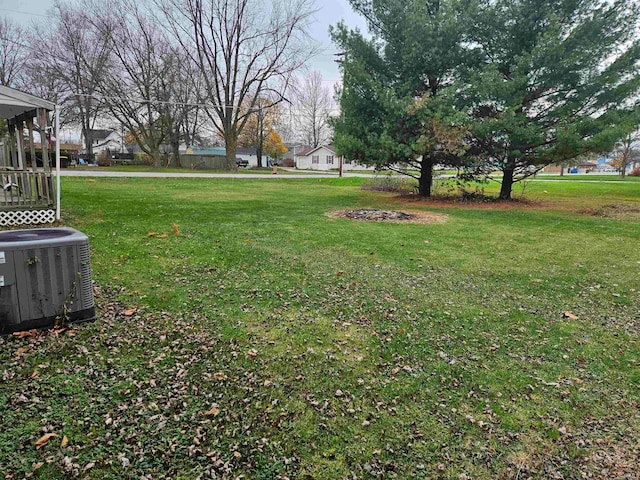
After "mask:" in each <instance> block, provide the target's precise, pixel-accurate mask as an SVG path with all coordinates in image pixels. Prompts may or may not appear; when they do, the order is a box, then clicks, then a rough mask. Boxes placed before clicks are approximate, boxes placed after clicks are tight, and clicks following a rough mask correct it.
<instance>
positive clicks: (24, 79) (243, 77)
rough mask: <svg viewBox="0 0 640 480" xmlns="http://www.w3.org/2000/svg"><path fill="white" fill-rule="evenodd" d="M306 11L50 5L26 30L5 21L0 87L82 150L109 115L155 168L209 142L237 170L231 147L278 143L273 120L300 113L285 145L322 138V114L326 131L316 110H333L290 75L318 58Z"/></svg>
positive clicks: (140, 2) (299, 2)
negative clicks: (40, 102)
mask: <svg viewBox="0 0 640 480" xmlns="http://www.w3.org/2000/svg"><path fill="white" fill-rule="evenodd" d="M313 11H314V6H313V1H312V0H271V1H270V2H269V4H268V5H265V4H264V3H263V2H259V1H257V0H113V1H110V2H103V1H100V0H79V1H77V2H67V3H65V2H57V3H56V4H55V7H54V8H53V9H52V10H51V11H50V12H48V15H47V18H46V20H43V21H39V22H37V23H35V24H34V25H33V26H32V27H31V28H25V27H20V26H18V25H17V24H12V23H11V22H10V21H8V20H7V19H3V20H2V21H0V83H2V84H3V85H8V86H12V87H17V88H20V89H21V90H24V91H27V92H29V93H32V94H34V95H37V96H39V97H42V98H46V99H49V100H51V101H54V102H56V103H57V104H59V105H61V106H62V109H63V112H62V117H63V119H64V121H65V122H66V124H70V125H74V126H78V127H79V128H80V129H81V131H82V133H83V138H84V143H85V145H84V148H85V150H86V152H87V153H89V154H91V153H92V149H93V141H92V138H91V131H92V130H93V129H94V128H95V125H96V123H97V122H99V121H100V119H104V118H105V117H108V118H111V119H115V120H117V122H118V123H120V124H121V125H122V127H123V129H124V130H125V131H126V133H127V138H131V139H133V140H135V142H136V143H137V144H138V146H139V148H140V149H141V150H142V151H143V152H144V153H146V154H147V155H149V156H150V157H151V158H152V159H153V162H154V165H156V166H159V165H160V156H161V149H162V147H163V145H166V144H169V145H170V146H171V150H172V153H173V157H174V158H175V159H176V161H177V162H179V151H178V149H179V146H180V145H181V144H185V145H186V146H187V147H190V146H192V145H196V144H198V143H199V142H201V141H202V138H203V137H205V136H214V137H216V138H219V139H221V140H222V141H223V142H224V144H225V146H226V152H227V153H226V155H227V163H228V165H234V164H235V163H234V162H235V157H236V149H237V147H238V146H252V147H257V148H259V149H260V150H262V140H260V142H258V141H255V138H256V135H255V133H256V130H259V132H258V137H259V138H261V139H262V137H263V136H265V135H266V138H267V141H272V142H273V138H274V132H273V131H272V130H273V129H274V128H275V127H276V125H275V122H272V121H270V120H271V119H274V118H280V117H282V114H281V113H279V112H284V111H288V112H291V111H292V109H295V115H296V118H297V122H296V131H292V132H289V136H290V138H292V139H296V138H309V137H310V138H319V135H317V134H316V133H314V132H317V131H318V130H321V131H324V130H326V117H327V115H328V113H327V114H323V115H324V116H322V115H320V117H321V119H322V122H323V123H322V122H320V121H319V120H317V119H316V117H317V116H319V114H318V113H317V112H316V110H318V109H320V110H323V111H328V109H329V108H330V104H328V103H326V102H325V100H326V98H325V97H326V95H327V92H326V91H325V90H324V89H323V87H322V85H321V83H320V86H319V90H318V92H319V93H318V92H315V93H314V92H309V91H307V89H306V88H305V86H304V85H305V83H304V81H301V80H299V79H297V78H296V75H298V76H299V75H300V72H301V71H302V70H301V69H302V68H303V67H304V65H305V64H306V62H307V60H309V58H311V57H312V56H313V55H314V54H315V53H316V51H317V45H316V44H315V42H314V41H313V40H311V39H310V38H309V36H308V34H307V31H308V27H309V23H310V22H311V18H312V14H313ZM314 75H317V74H312V75H310V78H314ZM316 86H317V85H316ZM313 95H316V96H319V97H320V99H319V100H318V99H317V98H315V97H314V98H313V99H312V100H313V101H314V102H315V103H314V105H311V106H309V102H308V101H307V99H306V97H308V96H312V97H313ZM323 102H325V103H323ZM306 107H309V108H310V110H312V111H313V112H312V113H313V114H306V113H305V108H306ZM314 108H315V109H316V110H314ZM265 118H267V120H266V121H265ZM320 123H322V125H320V126H318V125H319V124H320ZM265 125H266V127H267V128H266V130H265ZM257 127H260V128H257ZM251 131H253V133H251ZM178 166H179V165H178Z"/></svg>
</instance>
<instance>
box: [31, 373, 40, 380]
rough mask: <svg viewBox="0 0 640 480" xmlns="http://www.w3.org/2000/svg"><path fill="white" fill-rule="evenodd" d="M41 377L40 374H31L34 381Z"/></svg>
mask: <svg viewBox="0 0 640 480" xmlns="http://www.w3.org/2000/svg"><path fill="white" fill-rule="evenodd" d="M39 376H40V373H39V372H33V373H32V374H31V378H33V379H36V378H38V377H39Z"/></svg>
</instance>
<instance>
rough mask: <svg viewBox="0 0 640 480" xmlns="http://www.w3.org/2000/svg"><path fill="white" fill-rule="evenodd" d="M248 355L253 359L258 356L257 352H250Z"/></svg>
mask: <svg viewBox="0 0 640 480" xmlns="http://www.w3.org/2000/svg"><path fill="white" fill-rule="evenodd" d="M247 355H249V356H250V357H251V358H256V357H257V356H258V352H256V351H255V350H249V351H248V352H247Z"/></svg>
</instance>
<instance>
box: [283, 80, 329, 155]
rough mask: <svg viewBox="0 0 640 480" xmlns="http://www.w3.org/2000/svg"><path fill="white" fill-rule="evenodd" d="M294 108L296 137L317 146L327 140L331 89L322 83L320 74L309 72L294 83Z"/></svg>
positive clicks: (307, 143)
mask: <svg viewBox="0 0 640 480" xmlns="http://www.w3.org/2000/svg"><path fill="white" fill-rule="evenodd" d="M293 91H294V95H295V96H294V100H293V104H294V108H295V114H296V116H297V122H296V124H297V137H298V139H299V140H300V141H302V142H303V143H305V144H306V145H309V146H312V147H317V146H318V145H322V144H324V143H327V142H329V140H330V139H331V127H330V126H329V123H328V120H329V117H330V116H331V110H332V107H333V101H332V98H331V91H330V90H329V88H327V87H325V86H324V85H323V83H322V74H321V73H320V72H317V71H313V72H311V73H310V74H309V75H308V76H307V77H305V78H304V79H302V80H301V81H299V82H298V83H296V84H295V86H294V88H293Z"/></svg>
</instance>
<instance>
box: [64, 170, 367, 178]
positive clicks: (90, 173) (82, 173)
mask: <svg viewBox="0 0 640 480" xmlns="http://www.w3.org/2000/svg"><path fill="white" fill-rule="evenodd" d="M60 176H62V177H142V178H247V179H255V178H271V179H296V178H335V177H337V176H338V174H337V173H336V172H296V173H282V174H278V175H273V174H271V173H200V172H194V173H177V172H162V171H159V172H118V171H115V170H114V171H110V170H89V169H86V170H85V169H83V170H74V169H62V170H60ZM343 176H344V177H370V176H371V173H357V172H349V173H346V172H345V173H344V175H343Z"/></svg>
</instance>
